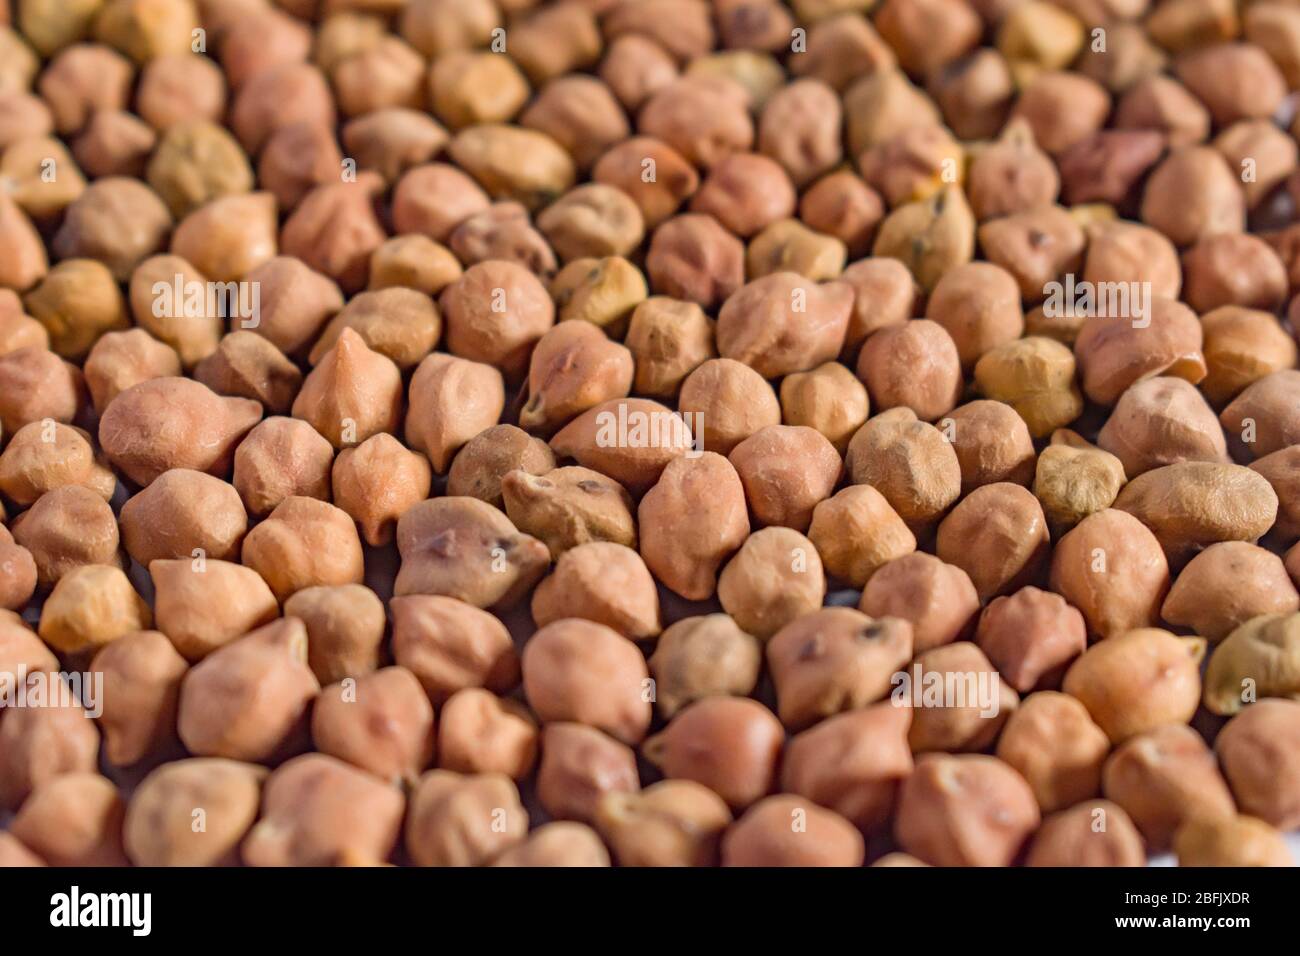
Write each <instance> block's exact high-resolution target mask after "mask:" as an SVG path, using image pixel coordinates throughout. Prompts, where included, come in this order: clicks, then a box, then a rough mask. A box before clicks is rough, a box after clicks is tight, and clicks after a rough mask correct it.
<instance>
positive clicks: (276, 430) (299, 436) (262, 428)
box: [233, 416, 334, 518]
mask: <svg viewBox="0 0 1300 956" xmlns="http://www.w3.org/2000/svg"><path fill="white" fill-rule="evenodd" d="M333 461H334V448H333V446H332V445H330V443H329V440H328V439H326V438H325V437H323V436H322V435H321V434H320V433H319V432H317V431H316V430H315V429H314V428H312V427H311V426H310V425H308V424H307V423H306V422H304V421H301V420H299V419H296V418H283V417H278V416H277V417H273V418H268V419H266V420H265V421H263V422H260V423H259V424H258V425H256V426H255V427H254V428H253V430H252V431H251V432H249V433H248V436H247V437H246V438H245V439H244V440H243V441H242V442H240V444H239V447H238V448H237V449H236V450H235V467H234V478H233V484H234V486H235V490H236V491H238V492H239V495H240V497H241V498H242V499H243V502H244V505H245V507H246V508H247V509H248V511H249V513H250V514H252V515H253V516H254V517H259V518H260V517H265V516H266V515H268V514H270V513H271V512H272V511H274V510H275V508H276V507H278V506H279V504H280V503H281V502H282V501H284V500H285V499H286V498H289V497H291V496H294V495H297V496H301V497H307V498H319V499H321V500H322V501H323V500H327V499H328V498H329V497H330V480H329V479H330V467H331V465H332V464H333Z"/></svg>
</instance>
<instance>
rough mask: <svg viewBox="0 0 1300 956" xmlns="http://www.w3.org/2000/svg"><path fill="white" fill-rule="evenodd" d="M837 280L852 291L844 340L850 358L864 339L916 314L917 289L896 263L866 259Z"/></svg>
mask: <svg viewBox="0 0 1300 956" xmlns="http://www.w3.org/2000/svg"><path fill="white" fill-rule="evenodd" d="M840 279H841V280H842V281H844V282H847V283H848V284H849V285H851V286H852V287H853V292H854V301H853V311H852V312H851V313H850V314H849V329H848V332H847V333H846V334H845V337H844V353H845V357H846V358H847V357H850V356H851V355H852V354H853V353H854V352H855V351H856V350H857V349H858V348H859V347H860V346H861V345H862V342H863V340H864V339H866V338H867V336H869V335H871V334H872V333H873V332H877V331H879V330H880V329H883V328H888V327H890V326H895V325H902V324H903V323H904V322H906V321H907V320H908V319H910V318H912V316H913V315H914V314H916V313H917V312H918V311H919V308H918V305H919V299H920V295H921V290H920V287H919V286H918V285H917V284H916V280H915V279H914V278H913V277H912V274H911V272H909V271H908V268H907V266H906V265H904V264H903V263H902V262H900V261H899V260H898V259H889V258H867V259H862V260H860V261H858V262H855V263H853V264H852V265H850V266H849V267H848V268H847V269H845V270H844V272H843V274H842V275H841V276H840Z"/></svg>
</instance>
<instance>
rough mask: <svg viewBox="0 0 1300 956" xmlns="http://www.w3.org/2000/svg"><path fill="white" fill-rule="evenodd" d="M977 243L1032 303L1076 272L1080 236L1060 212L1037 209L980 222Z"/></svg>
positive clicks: (1074, 224) (1081, 245)
mask: <svg viewBox="0 0 1300 956" xmlns="http://www.w3.org/2000/svg"><path fill="white" fill-rule="evenodd" d="M979 243H980V247H981V248H982V249H983V250H984V255H985V256H987V257H988V259H989V260H990V261H991V262H993V263H996V264H997V265H998V266H1000V267H1001V268H1002V269H1004V270H1006V271H1007V272H1008V273H1010V274H1011V277H1012V278H1013V279H1015V281H1016V284H1017V286H1018V287H1019V290H1020V296H1021V297H1022V298H1024V299H1027V300H1029V301H1031V302H1036V301H1038V300H1040V299H1042V298H1044V297H1045V296H1047V295H1048V290H1049V288H1050V286H1049V284H1050V283H1051V282H1053V281H1055V280H1056V279H1057V278H1058V277H1059V276H1061V275H1064V274H1065V273H1072V272H1077V271H1078V267H1079V264H1080V262H1081V259H1082V253H1083V248H1084V234H1083V229H1082V228H1081V227H1080V226H1079V224H1078V223H1077V222H1076V221H1075V220H1074V218H1073V217H1072V216H1071V215H1070V214H1069V213H1068V212H1066V211H1065V210H1064V209H1061V208H1060V207H1058V206H1039V207H1036V208H1034V209H1027V210H1024V211H1023V212H1015V213H1012V214H1010V215H1008V216H1002V217H1000V218H997V219H993V220H990V221H989V222H986V223H984V224H983V225H981V226H980V228H979ZM975 265H977V263H972V264H971V265H969V266H966V267H965V268H966V269H972V268H973V267H974V266H975ZM956 271H957V270H954V272H956ZM954 281H955V280H954ZM1016 305H1017V306H1018V303H1016ZM958 314H960V313H958ZM1004 321H1010V320H1004ZM1031 334H1032V332H1031Z"/></svg>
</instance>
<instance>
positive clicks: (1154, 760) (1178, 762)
mask: <svg viewBox="0 0 1300 956" xmlns="http://www.w3.org/2000/svg"><path fill="white" fill-rule="evenodd" d="M1102 785H1103V789H1104V790H1105V793H1106V797H1107V798H1108V799H1110V800H1114V801H1115V802H1116V803H1118V804H1119V805H1120V806H1121V807H1123V808H1124V809H1125V810H1126V811H1127V812H1128V815H1129V816H1130V817H1132V818H1133V822H1134V823H1135V824H1137V828H1138V830H1140V831H1141V833H1142V837H1143V839H1144V840H1145V841H1146V843H1147V845H1148V846H1149V847H1151V848H1152V849H1153V850H1157V851H1158V850H1164V849H1167V848H1168V847H1169V845H1170V842H1171V840H1172V838H1173V836H1174V833H1175V832H1176V831H1177V830H1178V829H1179V827H1180V826H1182V825H1183V824H1184V823H1186V822H1188V821H1190V820H1193V819H1196V818H1198V817H1201V818H1206V819H1212V818H1217V817H1230V816H1232V815H1233V813H1234V807H1233V802H1232V794H1231V793H1230V792H1229V791H1228V786H1227V783H1226V782H1225V781H1224V779H1223V776H1222V775H1221V774H1220V773H1219V768H1218V767H1217V766H1216V765H1215V761H1214V755H1213V754H1212V753H1211V752H1210V749H1209V748H1208V747H1206V745H1205V742H1204V741H1203V740H1202V739H1201V736H1200V734H1198V733H1197V732H1196V731H1195V730H1193V729H1192V728H1190V727H1185V726H1182V725H1181V724H1177V723H1174V724H1165V725H1164V726H1161V727H1156V728H1154V729H1152V730H1150V731H1147V732H1146V733H1143V734H1141V735H1139V736H1136V737H1133V738H1131V739H1130V740H1128V741H1127V742H1125V743H1123V744H1121V745H1120V746H1119V747H1117V748H1116V749H1115V752H1114V753H1113V754H1111V756H1110V758H1109V759H1108V760H1107V761H1106V767H1105V769H1104V771H1103V774H1102Z"/></svg>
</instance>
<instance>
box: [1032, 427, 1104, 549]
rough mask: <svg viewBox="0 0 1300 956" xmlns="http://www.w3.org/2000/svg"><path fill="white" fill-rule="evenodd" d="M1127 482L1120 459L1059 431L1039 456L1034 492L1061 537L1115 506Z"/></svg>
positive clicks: (1054, 433) (1075, 435) (1072, 434)
mask: <svg viewBox="0 0 1300 956" xmlns="http://www.w3.org/2000/svg"><path fill="white" fill-rule="evenodd" d="M1125 480H1126V479H1125V475H1124V466H1123V465H1122V464H1121V463H1120V460H1119V459H1118V458H1116V457H1115V456H1114V455H1112V454H1111V453H1110V452H1107V451H1102V450H1101V449H1100V448H1097V447H1096V446H1095V445H1092V444H1090V443H1089V442H1087V441H1085V440H1084V439H1083V438H1082V437H1080V436H1079V435H1078V434H1076V433H1075V432H1072V431H1070V430H1069V429H1058V430H1057V431H1055V432H1053V433H1052V440H1051V444H1049V445H1048V446H1047V447H1046V448H1044V449H1043V452H1042V454H1041V455H1039V456H1038V466H1037V469H1036V470H1035V473H1034V484H1033V490H1034V495H1035V497H1037V498H1038V500H1039V501H1040V502H1041V503H1042V505H1043V511H1044V512H1045V513H1046V515H1047V522H1048V524H1049V525H1050V526H1051V529H1052V533H1053V534H1060V533H1062V532H1065V531H1068V530H1070V529H1071V528H1073V527H1074V526H1075V525H1076V524H1078V523H1079V522H1080V521H1082V520H1083V519H1084V518H1086V517H1088V516H1089V515H1090V514H1093V513H1095V512H1097V511H1101V510H1103V509H1105V508H1108V507H1110V506H1111V505H1112V504H1114V502H1115V497H1116V496H1117V495H1118V494H1119V490H1120V488H1121V487H1122V486H1123V484H1124V482H1125Z"/></svg>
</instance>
